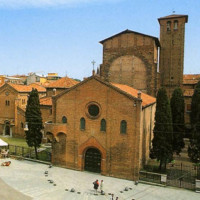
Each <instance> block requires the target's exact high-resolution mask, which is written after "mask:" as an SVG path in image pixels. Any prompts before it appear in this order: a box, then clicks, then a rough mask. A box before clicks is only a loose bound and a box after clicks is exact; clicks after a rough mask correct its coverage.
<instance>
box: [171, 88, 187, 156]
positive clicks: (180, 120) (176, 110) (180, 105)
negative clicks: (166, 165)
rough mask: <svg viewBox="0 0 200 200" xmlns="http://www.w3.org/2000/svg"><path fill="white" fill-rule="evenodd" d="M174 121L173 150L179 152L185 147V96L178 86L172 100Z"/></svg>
mask: <svg viewBox="0 0 200 200" xmlns="http://www.w3.org/2000/svg"><path fill="white" fill-rule="evenodd" d="M170 105H171V112H172V122H173V152H176V154H179V153H180V152H181V149H182V148H184V146H185V143H184V140H183V138H184V128H185V126H184V124H185V120H184V112H185V104H184V96H183V92H182V90H181V88H176V89H175V90H174V92H173V94H172V98H171V101H170Z"/></svg>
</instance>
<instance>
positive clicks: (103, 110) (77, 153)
mask: <svg viewBox="0 0 200 200" xmlns="http://www.w3.org/2000/svg"><path fill="white" fill-rule="evenodd" d="M155 102H156V99H155V98H154V97H151V96H149V95H147V94H145V93H141V92H140V91H138V90H135V89H134V88H132V87H130V86H127V85H122V84H116V83H109V82H105V81H103V80H102V79H101V78H99V77H98V76H95V75H93V76H92V77H90V78H88V79H86V80H84V81H83V82H81V83H79V84H77V85H76V86H74V87H72V88H70V89H69V90H66V91H65V92H63V93H60V94H58V95H57V96H55V97H53V106H52V108H53V119H52V123H46V124H45V130H46V135H47V137H48V138H49V140H51V141H52V163H53V164H57V165H61V166H64V167H67V168H70V169H76V170H88V171H94V172H101V174H103V175H107V176H114V177H120V178H125V179H130V180H138V175H139V170H140V168H141V166H142V165H143V164H144V163H146V161H147V160H148V159H149V148H150V144H151V139H152V130H153V122H154V113H155Z"/></svg>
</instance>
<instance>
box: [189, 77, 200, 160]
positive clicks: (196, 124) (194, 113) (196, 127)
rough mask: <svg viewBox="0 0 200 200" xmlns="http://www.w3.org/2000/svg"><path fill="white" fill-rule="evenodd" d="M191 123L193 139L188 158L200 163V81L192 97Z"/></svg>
mask: <svg viewBox="0 0 200 200" xmlns="http://www.w3.org/2000/svg"><path fill="white" fill-rule="evenodd" d="M190 121H191V125H192V137H191V139H190V145H189V147H188V156H189V157H190V159H191V160H192V161H193V162H196V163H199V162H200V81H199V82H198V83H197V85H196V88H195V90H194V94H193V96H192V103H191V115H190Z"/></svg>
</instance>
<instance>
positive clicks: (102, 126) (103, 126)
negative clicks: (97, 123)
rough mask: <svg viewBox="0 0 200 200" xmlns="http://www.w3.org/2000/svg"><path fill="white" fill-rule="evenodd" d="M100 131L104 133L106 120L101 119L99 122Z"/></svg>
mask: <svg viewBox="0 0 200 200" xmlns="http://www.w3.org/2000/svg"><path fill="white" fill-rule="evenodd" d="M100 131H106V120H105V119H102V120H101V129H100Z"/></svg>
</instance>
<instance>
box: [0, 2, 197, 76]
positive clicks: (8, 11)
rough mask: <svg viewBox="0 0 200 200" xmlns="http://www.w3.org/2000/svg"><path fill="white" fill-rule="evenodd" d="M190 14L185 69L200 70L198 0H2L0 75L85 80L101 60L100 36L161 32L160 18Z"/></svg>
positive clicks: (189, 70)
mask: <svg viewBox="0 0 200 200" xmlns="http://www.w3.org/2000/svg"><path fill="white" fill-rule="evenodd" d="M173 11H175V14H187V15H189V20H188V23H187V24H186V33H185V65H184V73H200V64H199V61H198V59H199V57H200V37H199V34H200V0H0V74H5V75H14V74H27V73H29V72H38V73H40V74H46V73H48V72H57V73H58V74H59V75H60V76H64V75H68V76H69V77H73V78H79V79H82V78H83V77H87V76H90V75H91V74H92V64H91V61H92V60H95V61H96V64H95V67H97V66H99V65H100V64H101V63H102V50H103V49H102V45H101V44H99V41H101V40H103V39H105V38H107V37H110V36H112V35H114V34H117V33H119V32H121V31H124V30H125V29H130V30H133V31H136V32H141V33H144V34H147V35H152V36H155V37H159V23H158V20H157V18H159V17H163V16H166V15H170V14H172V12H173Z"/></svg>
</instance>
